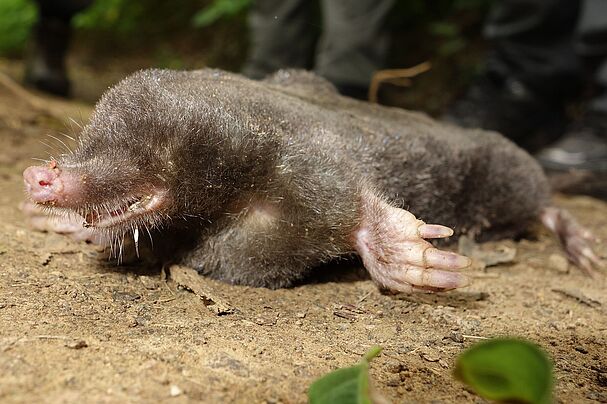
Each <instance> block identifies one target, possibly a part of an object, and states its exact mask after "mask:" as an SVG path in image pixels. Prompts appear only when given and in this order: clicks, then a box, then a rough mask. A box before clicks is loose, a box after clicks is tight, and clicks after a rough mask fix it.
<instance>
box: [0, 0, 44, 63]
mask: <svg viewBox="0 0 607 404" xmlns="http://www.w3.org/2000/svg"><path fill="white" fill-rule="evenodd" d="M36 15H37V12H36V7H35V6H34V4H33V3H31V2H30V1H28V0H2V1H0V54H4V55H6V54H14V53H18V52H20V51H21V50H22V49H23V47H24V46H25V44H26V42H27V38H28V36H29V32H30V29H31V27H32V25H33V24H34V22H35V21H36Z"/></svg>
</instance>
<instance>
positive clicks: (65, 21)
mask: <svg viewBox="0 0 607 404" xmlns="http://www.w3.org/2000/svg"><path fill="white" fill-rule="evenodd" d="M92 1H93V0H56V1H43V0H38V1H37V2H36V3H37V5H38V10H39V18H38V22H37V23H36V25H35V26H34V33H33V37H34V40H33V42H34V44H33V49H32V55H31V57H30V60H29V61H28V66H27V71H26V81H27V82H28V83H29V84H31V85H32V86H34V87H36V88H38V89H39V90H42V91H46V92H49V93H52V94H56V95H61V96H66V95H68V93H69V89H70V88H69V87H70V86H69V81H68V78H67V72H66V68H65V57H66V54H67V50H68V46H69V41H70V37H71V27H70V21H71V19H72V17H73V16H74V15H75V14H76V13H78V12H79V11H81V10H83V9H85V8H86V7H88V6H89V5H90V4H91V3H92Z"/></svg>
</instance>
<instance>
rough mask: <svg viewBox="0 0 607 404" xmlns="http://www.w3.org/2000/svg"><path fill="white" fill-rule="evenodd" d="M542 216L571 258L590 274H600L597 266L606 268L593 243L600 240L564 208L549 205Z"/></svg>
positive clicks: (593, 275)
mask: <svg viewBox="0 0 607 404" xmlns="http://www.w3.org/2000/svg"><path fill="white" fill-rule="evenodd" d="M540 218H541V220H542V223H544V226H546V227H547V228H548V229H550V230H551V231H552V232H553V233H554V234H555V235H556V236H557V237H558V238H559V240H560V241H561V244H562V245H563V248H564V249H565V252H566V253H567V256H568V257H569V259H570V260H571V261H572V262H573V263H574V264H576V265H577V266H578V267H580V268H581V269H582V270H583V271H584V272H586V274H588V275H589V276H592V277H596V276H598V273H597V272H596V271H595V268H602V269H604V268H605V262H604V261H603V260H601V258H599V257H598V256H597V255H596V253H595V252H594V250H593V248H592V245H593V244H594V243H597V242H599V241H600V240H598V239H597V237H596V236H594V235H593V234H592V232H591V231H589V230H588V229H586V228H584V227H583V226H582V225H580V224H579V223H578V222H577V221H576V220H575V218H574V217H573V216H572V215H571V213H569V212H567V211H566V210H564V209H559V208H555V207H552V206H551V207H547V208H545V209H544V210H543V211H542V213H541V215H540Z"/></svg>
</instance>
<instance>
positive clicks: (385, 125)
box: [66, 70, 549, 288]
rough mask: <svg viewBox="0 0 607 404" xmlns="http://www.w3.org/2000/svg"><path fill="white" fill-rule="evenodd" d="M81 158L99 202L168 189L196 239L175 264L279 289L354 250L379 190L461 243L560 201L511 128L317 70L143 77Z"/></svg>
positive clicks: (106, 108)
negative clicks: (398, 103) (408, 104)
mask: <svg viewBox="0 0 607 404" xmlns="http://www.w3.org/2000/svg"><path fill="white" fill-rule="evenodd" d="M66 163H69V164H71V165H80V166H81V167H84V168H83V170H84V171H86V172H87V174H86V176H87V184H89V186H90V187H89V189H88V191H87V201H88V202H91V203H95V202H100V201H103V200H107V199H112V198H119V197H120V196H121V195H124V194H126V193H128V192H132V191H133V190H145V189H146V187H148V188H149V186H151V185H154V184H158V185H162V186H166V187H167V188H168V189H169V190H170V195H169V200H170V201H171V203H170V206H169V207H168V208H167V209H166V210H165V211H164V212H163V213H162V215H159V216H158V217H156V218H155V219H154V220H155V221H156V224H157V225H158V226H161V227H164V228H169V229H170V228H182V227H183V228H187V229H190V230H191V231H190V233H189V234H195V245H194V246H191V247H190V248H189V249H188V250H187V251H186V252H184V253H183V254H182V255H180V256H179V257H176V256H174V257H172V259H173V260H174V261H178V262H180V263H182V264H185V265H189V266H192V267H194V268H196V269H197V270H198V271H199V272H200V273H201V274H204V275H208V276H211V277H213V278H217V279H221V280H224V281H227V282H231V283H238V284H247V285H254V286H266V287H272V288H276V287H284V286H289V285H292V284H293V282H295V281H297V280H299V279H301V278H303V277H304V276H306V275H308V274H309V273H310V272H311V271H312V269H313V268H315V267H318V265H319V264H322V263H325V262H327V261H330V260H332V259H334V258H337V257H343V256H347V255H349V254H352V253H354V247H353V242H352V234H353V232H354V231H355V229H356V227H357V226H358V225H359V224H360V221H361V211H362V209H364V207H363V206H362V203H363V202H362V199H363V194H364V193H365V192H376V193H380V194H383V195H384V196H386V197H387V198H388V199H389V200H391V201H392V202H393V203H394V204H396V205H397V206H400V207H403V208H405V209H407V210H409V211H411V212H412V213H414V214H415V215H416V216H417V217H419V218H420V219H422V220H424V221H426V222H431V223H440V224H443V225H446V226H449V227H452V228H453V229H454V230H455V234H456V236H457V235H460V234H463V233H470V232H471V233H473V234H475V235H482V236H486V237H511V236H514V235H517V234H520V233H521V232H522V231H523V230H525V228H526V227H527V226H528V225H529V224H530V222H532V221H535V220H537V218H538V215H539V213H540V210H541V209H542V208H544V207H545V206H547V205H548V202H549V187H548V183H547V181H546V178H545V176H544V174H543V172H542V170H541V169H540V167H539V166H538V164H536V162H535V161H534V159H533V158H532V157H530V156H529V155H528V154H527V153H526V152H524V151H523V150H521V149H520V148H518V147H517V146H515V145H514V144H513V143H512V142H510V141H508V140H507V139H505V138H504V137H502V136H500V135H498V134H496V133H491V132H485V131H480V130H464V129H460V128H457V127H454V126H447V125H445V124H442V123H439V122H436V121H434V120H432V119H430V118H428V117H427V116H425V115H423V114H420V113H414V112H407V111H404V110H401V109H395V108H387V107H382V106H377V105H372V104H369V103H366V102H359V101H356V100H352V99H349V98H345V97H342V96H340V95H338V93H337V92H336V91H335V89H334V88H333V87H332V85H331V84H330V83H328V82H326V81H325V80H323V79H321V78H319V77H317V76H315V75H313V74H311V73H307V72H301V71H280V72H278V73H276V74H275V75H273V76H271V77H269V78H268V79H266V80H264V81H262V82H257V81H252V80H248V79H246V78H244V77H241V76H239V75H236V74H230V73H226V72H222V71H218V70H199V71H191V72H181V71H169V70H146V71H141V72H138V73H136V74H133V75H132V76H130V77H128V78H126V79H125V80H123V81H122V82H121V83H119V84H118V85H116V86H115V87H114V88H112V89H111V90H109V91H108V92H107V93H106V94H105V95H104V96H103V98H102V99H101V101H100V102H99V103H98V104H97V106H96V110H95V112H94V114H93V117H92V119H91V122H90V124H89V125H88V126H87V127H86V128H85V130H84V133H83V136H82V141H81V145H80V147H79V148H78V150H77V151H76V152H75V154H74V155H73V156H71V157H69V158H68V160H67V162H66ZM154 241H155V243H162V239H159V240H154Z"/></svg>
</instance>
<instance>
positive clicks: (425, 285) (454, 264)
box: [355, 199, 471, 292]
mask: <svg viewBox="0 0 607 404" xmlns="http://www.w3.org/2000/svg"><path fill="white" fill-rule="evenodd" d="M367 206H373V207H375V209H374V211H371V212H365V218H368V219H369V220H368V222H363V224H362V225H361V226H360V228H359V229H358V230H357V232H356V233H355V242H356V249H357V250H358V253H359V254H360V256H361V258H362V260H363V263H364V265H365V268H367V270H368V271H369V274H370V275H371V278H373V280H374V281H375V282H377V283H378V284H379V285H381V286H383V287H385V288H388V289H392V290H398V291H401V292H420V291H422V292H436V291H444V290H451V289H456V288H460V287H464V286H467V285H468V284H469V283H470V281H469V279H468V277H466V276H465V275H463V274H462V273H460V272H458V271H459V270H460V269H464V268H466V267H468V266H470V263H471V261H470V259H469V258H468V257H464V256H463V255H459V254H456V253H453V252H450V251H442V250H439V249H437V248H435V247H434V246H432V244H430V243H429V242H427V241H426V240H424V238H442V237H449V236H450V235H452V234H453V231H452V230H451V229H450V228H448V227H445V226H441V225H436V224H424V223H423V222H421V221H419V220H417V219H416V218H415V216H413V215H412V214H411V213H410V212H407V211H405V210H403V209H399V208H395V207H392V206H390V205H388V204H387V203H386V202H383V201H381V200H377V199H376V200H374V201H372V203H369V204H368V205H367ZM367 209H368V208H367ZM420 223H421V224H420Z"/></svg>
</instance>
